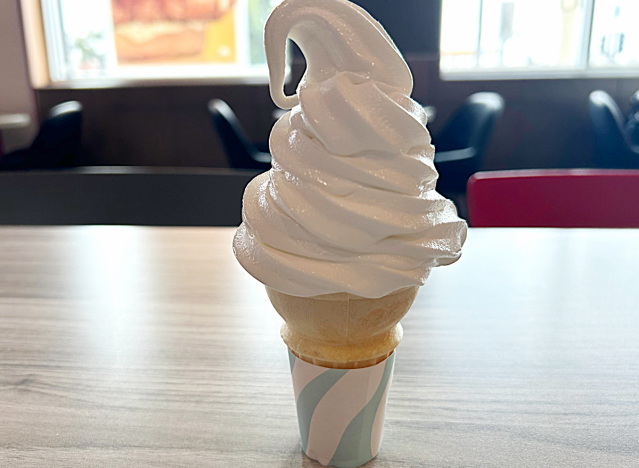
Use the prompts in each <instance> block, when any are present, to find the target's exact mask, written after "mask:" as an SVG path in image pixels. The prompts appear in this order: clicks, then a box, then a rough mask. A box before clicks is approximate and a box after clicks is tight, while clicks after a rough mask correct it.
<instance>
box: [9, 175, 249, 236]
mask: <svg viewBox="0 0 639 468" xmlns="http://www.w3.org/2000/svg"><path fill="white" fill-rule="evenodd" d="M257 174H259V172H257V171H236V170H232V169H177V168H170V169H168V168H140V167H95V166H94V167H85V168H78V169H62V170H49V171H6V172H0V225H86V224H103V225H104V224H106V225H142V226H237V225H239V224H240V222H241V220H242V216H241V213H242V194H243V193H244V188H245V187H246V185H247V184H248V182H249V181H250V180H251V179H252V178H253V177H255V176H256V175H257Z"/></svg>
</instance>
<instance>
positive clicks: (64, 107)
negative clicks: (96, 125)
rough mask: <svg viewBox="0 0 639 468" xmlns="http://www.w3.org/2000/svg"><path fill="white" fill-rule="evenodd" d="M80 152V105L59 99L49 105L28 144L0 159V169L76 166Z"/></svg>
mask: <svg viewBox="0 0 639 468" xmlns="http://www.w3.org/2000/svg"><path fill="white" fill-rule="evenodd" d="M81 151H82V104H80V103H79V102H77V101H68V102H63V103H62V104H58V105H57V106H55V107H53V108H51V110H50V111H49V113H48V116H47V118H46V119H45V120H44V122H42V124H41V125H40V130H39V131H38V135H37V136H36V137H35V139H34V140H33V142H32V143H31V146H29V147H28V148H25V149H21V150H17V151H14V152H12V153H9V154H6V155H5V156H3V157H2V158H1V159H0V169H2V170H25V169H51V168H59V167H72V166H76V165H78V161H79V159H80V155H81Z"/></svg>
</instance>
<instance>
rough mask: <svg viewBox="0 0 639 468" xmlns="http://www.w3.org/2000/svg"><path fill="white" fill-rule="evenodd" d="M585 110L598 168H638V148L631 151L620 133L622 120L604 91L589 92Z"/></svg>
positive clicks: (628, 142) (622, 132)
mask: <svg viewBox="0 0 639 468" xmlns="http://www.w3.org/2000/svg"><path fill="white" fill-rule="evenodd" d="M588 108H589V110H590V117H591V119H592V124H593V127H594V130H595V139H596V140H597V145H598V147H599V151H597V152H596V153H595V162H596V164H597V166H598V167H602V168H611V169H615V168H617V169H632V168H637V167H639V148H637V147H633V145H632V144H631V143H630V141H629V140H628V138H627V136H626V134H625V132H624V128H623V126H624V118H623V115H622V113H621V110H619V106H617V103H616V102H615V100H614V99H613V98H612V97H611V96H610V95H609V94H608V93H606V92H605V91H601V90H598V91H593V92H592V93H590V97H589V98H588Z"/></svg>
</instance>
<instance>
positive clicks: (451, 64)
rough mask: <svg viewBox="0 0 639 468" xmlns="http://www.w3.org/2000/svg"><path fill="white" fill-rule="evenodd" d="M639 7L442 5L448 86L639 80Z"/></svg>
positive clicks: (615, 3)
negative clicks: (484, 81) (460, 81)
mask: <svg viewBox="0 0 639 468" xmlns="http://www.w3.org/2000/svg"><path fill="white" fill-rule="evenodd" d="M637 18H639V1H637V0H509V1H505V0H443V11H442V36H441V49H440V50H441V59H440V70H441V72H442V76H443V77H444V78H446V77H450V78H453V79H454V78H456V77H459V78H461V77H463V78H466V79H468V78H470V79H472V78H477V79H480V78H489V77H491V76H492V77H494V78H508V77H513V78H516V77H522V78H523V77H526V78H530V77H553V76H562V75H564V76H579V75H583V76H588V75H596V74H602V75H620V74H631V73H633V74H639V27H637V24H636V23H637Z"/></svg>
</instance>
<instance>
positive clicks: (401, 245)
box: [233, 0, 466, 298]
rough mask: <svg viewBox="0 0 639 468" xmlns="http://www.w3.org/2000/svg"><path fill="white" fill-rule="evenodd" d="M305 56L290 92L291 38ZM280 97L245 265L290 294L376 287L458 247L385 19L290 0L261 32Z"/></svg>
mask: <svg viewBox="0 0 639 468" xmlns="http://www.w3.org/2000/svg"><path fill="white" fill-rule="evenodd" d="M287 37H290V38H291V39H293V40H294V41H295V42H296V43H297V44H298V46H299V47H300V49H301V50H302V52H303V53H304V56H305V58H306V62H307V71H306V73H305V75H304V78H303V79H302V81H301V82H300V84H299V87H298V89H297V94H296V95H293V96H285V95H284V92H283V84H284V83H283V82H284V75H285V47H286V39H287ZM264 42H265V47H266V55H267V59H268V64H269V69H270V77H271V83H270V86H271V96H272V98H273V100H274V101H275V103H276V104H277V105H278V106H280V107H282V108H284V109H291V108H292V110H291V112H288V113H287V114H285V115H284V116H283V117H282V118H281V119H280V120H279V121H278V122H277V123H276V125H275V127H274V128H273V131H272V133H271V138H270V147H271V153H272V157H273V162H272V164H273V168H272V169H271V170H270V171H269V172H267V173H265V174H262V175H260V176H258V177H256V178H255V179H254V180H253V181H252V182H251V183H250V184H249V186H248V187H247V189H246V192H245V194H244V209H243V219H244V222H243V223H242V225H241V226H240V227H239V229H238V231H237V234H236V236H235V239H234V244H233V245H234V251H235V255H236V257H237V259H238V260H239V262H240V263H241V264H242V266H243V267H244V268H245V269H246V270H247V271H248V272H249V273H250V274H251V275H253V276H254V277H255V278H257V279H258V280H259V281H261V282H262V283H264V284H266V285H267V286H269V287H271V288H273V289H275V290H278V291H281V292H283V293H286V294H290V295H294V296H316V295H321V294H329V293H335V292H348V293H352V294H356V295H359V296H364V297H371V298H374V297H381V296H384V295H386V294H389V293H391V292H393V291H396V290H398V289H401V288H405V287H409V286H417V285H421V284H423V283H424V281H425V280H426V278H427V277H428V274H429V272H430V270H431V268H433V267H435V266H438V265H447V264H450V263H453V262H454V261H456V260H457V259H458V258H459V256H460V255H461V247H462V244H463V243H464V241H465V239H466V223H465V222H464V221H463V220H461V219H459V218H458V217H457V212H456V210H455V207H454V205H453V204H452V202H450V201H449V200H446V199H445V198H443V197H442V196H441V195H439V194H438V193H437V192H436V191H435V184H436V180H437V172H436V170H435V168H434V166H433V155H434V149H433V146H432V145H431V143H430V135H429V133H428V131H427V130H426V116H425V113H424V110H423V108H422V107H421V106H420V105H419V104H417V103H416V102H415V101H413V100H412V99H411V98H410V97H409V96H410V93H411V91H412V88H413V81H412V75H411V73H410V70H409V69H408V66H407V65H406V62H405V61H404V59H403V58H402V56H401V54H400V52H399V51H398V50H397V47H396V46H395V44H394V43H393V41H392V40H391V39H390V37H389V36H388V35H387V34H386V32H385V31H384V30H383V29H382V27H381V26H380V25H379V24H378V23H377V22H376V21H375V20H374V19H373V18H372V17H371V16H370V15H369V14H368V13H366V12H365V11H364V10H362V9H361V8H360V7H358V6H356V5H354V4H353V3H350V2H348V1H346V0H286V1H284V2H283V3H282V4H281V5H280V6H279V7H277V8H276V9H275V10H274V11H273V13H272V15H271V17H270V18H269V20H268V22H267V24H266V29H265V35H264Z"/></svg>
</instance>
